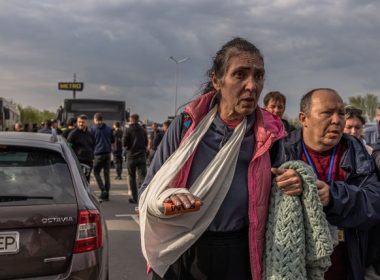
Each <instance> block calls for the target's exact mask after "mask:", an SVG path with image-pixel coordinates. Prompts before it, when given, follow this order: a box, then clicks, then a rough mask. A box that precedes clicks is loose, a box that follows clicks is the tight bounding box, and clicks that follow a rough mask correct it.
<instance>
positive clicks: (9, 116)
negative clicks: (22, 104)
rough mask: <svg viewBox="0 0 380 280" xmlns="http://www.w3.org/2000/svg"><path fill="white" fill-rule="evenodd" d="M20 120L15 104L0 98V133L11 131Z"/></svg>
mask: <svg viewBox="0 0 380 280" xmlns="http://www.w3.org/2000/svg"><path fill="white" fill-rule="evenodd" d="M20 119H21V114H20V110H19V109H18V108H17V106H16V105H15V104H13V103H12V102H9V101H7V100H6V99H5V98H3V97H0V131H7V130H13V128H14V125H15V123H16V122H19V121H20Z"/></svg>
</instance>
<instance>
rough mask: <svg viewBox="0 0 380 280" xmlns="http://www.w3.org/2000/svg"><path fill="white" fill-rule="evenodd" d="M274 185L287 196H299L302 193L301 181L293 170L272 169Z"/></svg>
mask: <svg viewBox="0 0 380 280" xmlns="http://www.w3.org/2000/svg"><path fill="white" fill-rule="evenodd" d="M271 170H272V173H273V174H274V175H275V176H276V183H277V186H278V188H279V189H280V190H282V191H283V192H284V194H287V195H293V196H295V195H300V194H301V193H302V192H303V187H302V180H301V177H300V176H299V175H298V173H297V172H296V171H295V170H293V169H282V168H272V169H271Z"/></svg>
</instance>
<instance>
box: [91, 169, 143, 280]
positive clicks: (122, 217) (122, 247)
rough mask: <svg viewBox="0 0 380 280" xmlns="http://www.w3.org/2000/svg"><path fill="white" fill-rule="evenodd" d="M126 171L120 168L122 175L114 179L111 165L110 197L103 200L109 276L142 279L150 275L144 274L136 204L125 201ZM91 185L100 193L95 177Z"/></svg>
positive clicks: (126, 192)
mask: <svg viewBox="0 0 380 280" xmlns="http://www.w3.org/2000/svg"><path fill="white" fill-rule="evenodd" d="M126 174H127V171H126V170H123V174H122V177H123V179H122V180H114V177H115V170H114V169H111V192H110V200H109V201H103V202H102V209H103V215H104V216H105V218H106V223H107V227H108V239H109V246H110V247H109V254H110V258H109V266H110V280H140V279H141V280H145V279H149V278H150V277H148V276H147V274H146V262H145V260H144V257H143V255H142V253H141V247H140V230H139V226H138V223H137V222H138V217H137V215H136V214H135V211H134V208H135V206H136V205H135V204H130V203H129V202H128V198H129V195H128V189H127V179H126ZM91 187H92V188H93V189H94V190H95V193H97V194H99V191H98V187H97V185H96V182H95V179H94V177H92V178H91Z"/></svg>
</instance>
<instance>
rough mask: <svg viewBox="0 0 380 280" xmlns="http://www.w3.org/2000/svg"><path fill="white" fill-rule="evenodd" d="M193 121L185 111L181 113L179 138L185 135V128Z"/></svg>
mask: <svg viewBox="0 0 380 280" xmlns="http://www.w3.org/2000/svg"><path fill="white" fill-rule="evenodd" d="M192 123H193V120H192V119H191V117H190V115H189V114H188V113H186V112H182V113H181V121H180V127H181V138H180V139H181V140H182V138H183V136H185V134H186V132H187V130H188V129H189V127H190V126H191V124H192Z"/></svg>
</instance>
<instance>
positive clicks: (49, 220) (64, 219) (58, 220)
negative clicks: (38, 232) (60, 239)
mask: <svg viewBox="0 0 380 280" xmlns="http://www.w3.org/2000/svg"><path fill="white" fill-rule="evenodd" d="M73 221H74V219H73V217H50V218H42V219H41V222H42V223H43V224H52V223H68V222H73Z"/></svg>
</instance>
